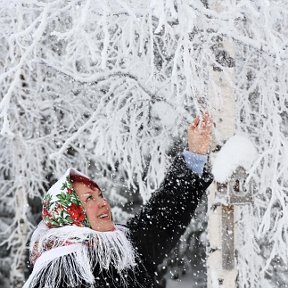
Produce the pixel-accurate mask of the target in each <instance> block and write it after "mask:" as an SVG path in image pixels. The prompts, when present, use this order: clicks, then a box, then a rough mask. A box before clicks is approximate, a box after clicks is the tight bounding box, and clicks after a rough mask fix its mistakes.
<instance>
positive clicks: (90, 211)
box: [86, 203, 98, 219]
mask: <svg viewBox="0 0 288 288" xmlns="http://www.w3.org/2000/svg"><path fill="white" fill-rule="evenodd" d="M97 210H98V208H97V205H93V204H92V203H91V204H88V205H87V206H86V213H87V216H88V218H90V219H95V218H97Z"/></svg>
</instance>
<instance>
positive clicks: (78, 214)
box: [67, 203, 85, 223]
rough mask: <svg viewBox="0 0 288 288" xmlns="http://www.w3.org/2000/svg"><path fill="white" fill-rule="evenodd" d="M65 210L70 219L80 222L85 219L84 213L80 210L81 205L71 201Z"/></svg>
mask: <svg viewBox="0 0 288 288" xmlns="http://www.w3.org/2000/svg"><path fill="white" fill-rule="evenodd" d="M67 212H68V214H69V215H70V217H71V219H72V220H73V221H75V222H76V223H79V222H82V221H83V220H84V219H85V214H84V212H83V210H82V207H81V206H79V205H77V204H75V203H72V204H71V205H70V206H69V207H68V208H67Z"/></svg>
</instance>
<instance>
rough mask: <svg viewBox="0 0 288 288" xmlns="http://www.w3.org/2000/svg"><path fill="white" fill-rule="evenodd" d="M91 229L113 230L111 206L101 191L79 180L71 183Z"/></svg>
mask: <svg viewBox="0 0 288 288" xmlns="http://www.w3.org/2000/svg"><path fill="white" fill-rule="evenodd" d="M73 188H74V189H75V191H76V193H77V195H78V197H79V199H80V201H81V203H82V205H83V207H84V209H85V211H86V215H87V218H88V220H89V223H90V225H91V227H92V229H93V230H96V231H100V232H107V231H113V230H115V226H114V223H113V221H112V213H111V207H110V205H109V203H108V201H107V200H106V199H105V198H104V197H103V195H102V192H101V191H100V190H99V189H98V188H96V187H92V186H88V185H86V184H84V183H81V182H75V183H73Z"/></svg>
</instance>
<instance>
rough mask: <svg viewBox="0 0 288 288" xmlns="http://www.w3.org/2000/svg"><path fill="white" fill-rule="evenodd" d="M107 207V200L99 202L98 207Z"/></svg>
mask: <svg viewBox="0 0 288 288" xmlns="http://www.w3.org/2000/svg"><path fill="white" fill-rule="evenodd" d="M106 205H107V200H106V199H105V198H103V199H101V201H99V203H98V207H100V208H101V207H104V206H106Z"/></svg>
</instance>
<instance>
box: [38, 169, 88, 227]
mask: <svg viewBox="0 0 288 288" xmlns="http://www.w3.org/2000/svg"><path fill="white" fill-rule="evenodd" d="M70 173H71V174H72V173H73V174H76V175H81V176H82V174H81V173H80V172H78V171H77V170H75V169H72V168H70V169H68V170H67V171H66V173H65V175H64V177H65V178H64V177H62V178H61V179H60V180H58V182H56V183H55V184H54V185H53V186H52V187H51V188H50V189H49V191H48V192H47V194H46V195H45V197H44V199H43V209H42V218H43V221H44V222H45V224H46V225H47V226H48V227H49V228H53V227H61V226H65V225H76V226H80V227H90V224H89V222H88V219H87V215H86V213H85V209H84V207H83V206H82V204H81V202H80V200H79V198H78V195H77V194H76V191H75V190H74V188H73V185H72V183H71V180H70ZM63 178H64V179H63ZM63 180H64V181H63ZM62 181H63V182H62ZM60 185H61V186H60Z"/></svg>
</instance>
